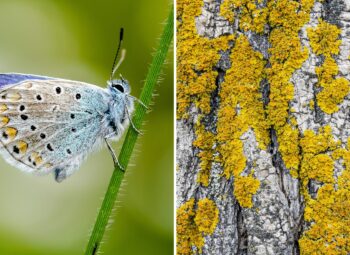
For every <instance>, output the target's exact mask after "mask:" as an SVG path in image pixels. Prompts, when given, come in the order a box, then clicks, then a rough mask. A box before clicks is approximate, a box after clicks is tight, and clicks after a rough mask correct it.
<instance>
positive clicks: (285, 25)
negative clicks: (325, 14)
mask: <svg viewBox="0 0 350 255" xmlns="http://www.w3.org/2000/svg"><path fill="white" fill-rule="evenodd" d="M313 3H314V1H313V0H304V1H290V0H274V1H268V4H267V5H268V9H269V23H270V26H271V27H272V31H271V33H270V36H269V42H270V44H271V47H270V48H269V53H270V58H269V60H270V63H271V67H270V68H267V70H266V72H267V78H268V80H269V83H270V102H269V104H268V109H267V111H268V119H269V122H270V124H271V126H273V128H274V129H275V130H276V133H277V139H278V144H279V152H280V153H281V156H282V158H283V160H284V163H285V165H286V166H287V168H289V169H290V171H291V172H290V173H291V174H292V176H294V177H297V169H298V168H299V165H300V151H299V146H298V137H299V131H298V129H297V123H296V122H295V121H293V120H292V117H291V114H290V112H291V109H290V108H289V102H290V100H292V99H293V97H294V85H293V84H292V83H291V82H290V79H291V77H292V75H293V73H294V71H295V70H296V69H298V68H300V67H301V65H302V63H303V62H304V61H305V60H306V59H307V58H308V55H309V52H308V49H307V48H303V47H302V45H301V42H300V39H299V35H298V33H299V30H300V29H301V28H302V26H303V25H305V24H306V23H307V22H308V20H309V19H310V17H309V16H310V15H309V14H310V10H311V8H312V6H313ZM288 119H289V121H288Z"/></svg>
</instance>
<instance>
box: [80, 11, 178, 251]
mask: <svg viewBox="0 0 350 255" xmlns="http://www.w3.org/2000/svg"><path fill="white" fill-rule="evenodd" d="M173 17H174V10H173V6H171V10H170V13H169V16H168V19H167V22H166V24H165V27H164V30H163V34H162V36H161V38H160V43H159V47H158V49H157V51H156V54H155V56H154V58H153V60H152V63H151V66H150V68H149V70H148V74H147V77H146V81H145V85H144V87H143V89H142V92H141V95H140V100H141V101H142V102H143V103H144V104H145V105H146V106H148V105H149V104H150V102H151V100H152V94H153V91H154V87H155V85H156V83H157V81H158V78H159V75H160V73H161V69H162V67H163V64H164V62H165V59H166V57H167V53H168V50H169V47H170V45H171V42H172V38H173V30H174V23H173ZM146 111H147V110H146V109H145V108H144V107H143V106H142V105H140V104H137V106H136V109H135V114H134V116H133V119H132V121H133V123H134V125H135V127H136V128H137V129H140V128H141V126H142V121H143V119H144V116H145V114H146ZM137 137H138V133H137V132H136V131H135V130H134V129H133V128H132V127H131V126H130V127H129V129H128V132H127V134H126V138H125V141H124V143H123V146H122V149H121V151H120V154H119V157H118V160H119V163H120V164H121V165H122V167H123V168H124V169H125V170H126V168H127V166H128V163H129V160H130V157H131V154H132V152H133V149H134V146H135V143H136V140H137ZM123 177H124V172H123V170H122V169H120V167H118V166H117V167H116V168H115V169H114V171H113V175H112V177H111V180H110V183H109V186H108V189H107V192H106V194H105V197H104V199H103V202H102V206H101V209H100V211H99V213H98V216H97V219H96V222H95V225H94V228H93V231H92V233H91V236H90V239H89V243H88V245H87V247H86V251H85V255H93V254H97V251H98V250H99V248H100V243H101V240H102V238H103V235H104V232H105V230H106V227H107V224H108V219H109V218H110V215H111V212H112V209H113V207H114V204H115V201H116V198H117V196H118V191H119V188H120V184H121V183H122V181H123Z"/></svg>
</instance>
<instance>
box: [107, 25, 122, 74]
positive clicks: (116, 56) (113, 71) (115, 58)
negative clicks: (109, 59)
mask: <svg viewBox="0 0 350 255" xmlns="http://www.w3.org/2000/svg"><path fill="white" fill-rule="evenodd" d="M123 36H124V28H121V29H120V33H119V44H118V49H117V53H116V54H115V57H114V60H113V65H112V73H111V79H110V80H111V81H112V79H113V76H114V74H115V72H116V71H117V69H118V67H119V66H120V64H121V63H122V62H123V60H124V57H125V50H122V56H121V58H120V60H119V62H118V64H117V65H116V64H115V63H116V62H117V58H118V55H119V51H120V47H121V45H122V42H123Z"/></svg>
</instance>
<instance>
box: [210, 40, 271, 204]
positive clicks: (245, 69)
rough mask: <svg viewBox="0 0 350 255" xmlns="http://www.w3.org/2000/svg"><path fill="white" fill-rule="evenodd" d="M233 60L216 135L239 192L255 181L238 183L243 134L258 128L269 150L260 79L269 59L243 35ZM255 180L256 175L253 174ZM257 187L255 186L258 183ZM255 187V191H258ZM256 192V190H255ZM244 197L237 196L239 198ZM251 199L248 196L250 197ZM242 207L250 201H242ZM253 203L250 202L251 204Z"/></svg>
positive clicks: (226, 170) (223, 88)
mask: <svg viewBox="0 0 350 255" xmlns="http://www.w3.org/2000/svg"><path fill="white" fill-rule="evenodd" d="M230 59H231V62H232V67H231V68H230V69H229V70H227V73H226V79H225V81H224V82H223V83H222V84H221V91H220V94H219V96H220V99H221V105H220V108H219V112H218V122H217V131H218V134H217V136H216V138H217V141H218V144H219V145H218V148H217V150H218V152H219V153H220V156H221V162H222V165H223V167H224V176H225V177H226V178H230V176H232V175H233V176H235V177H236V178H235V183H234V187H235V191H234V194H235V195H236V194H238V193H237V192H236V189H237V190H242V189H249V188H248V187H246V186H245V187H240V184H246V185H248V184H253V183H252V182H246V183H243V182H238V183H236V181H237V180H240V179H239V178H240V174H241V173H242V171H243V170H244V168H245V166H246V158H245V155H244V153H243V143H242V141H241V140H240V137H241V136H242V135H243V134H244V133H245V132H247V131H248V129H249V128H252V129H253V130H254V131H255V135H256V138H257V140H258V142H259V146H260V148H262V149H266V146H267V145H268V144H269V142H270V140H269V125H268V123H267V121H266V118H265V112H264V106H263V102H262V100H261V98H262V94H261V92H260V82H261V80H262V79H263V77H264V72H263V71H264V66H265V61H264V60H263V56H262V54H261V53H259V52H256V51H254V50H253V48H252V47H251V45H250V43H249V41H248V39H247V38H246V37H245V36H243V35H241V36H239V37H238V38H237V40H236V44H235V46H234V48H233V49H232V52H231V55H230ZM250 178H251V179H253V177H250ZM254 187H255V186H254ZM254 187H252V189H251V190H255V189H254ZM255 191H256V190H255ZM239 193H240V192H239ZM243 197H244V196H238V197H237V196H236V198H237V200H238V201H239V202H240V199H243ZM249 198H251V196H250V197H248V198H246V197H245V198H244V199H249ZM240 204H241V205H242V206H244V205H247V204H249V203H247V202H246V201H244V202H243V201H242V202H240ZM249 205H250V204H249Z"/></svg>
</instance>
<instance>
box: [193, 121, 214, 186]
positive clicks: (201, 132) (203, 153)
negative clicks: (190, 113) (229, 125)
mask: <svg viewBox="0 0 350 255" xmlns="http://www.w3.org/2000/svg"><path fill="white" fill-rule="evenodd" d="M195 130H196V135H197V138H196V140H195V141H194V142H193V145H194V146H196V147H198V148H199V149H200V152H199V153H198V154H197V156H198V157H199V158H200V171H199V173H198V182H199V183H201V184H202V185H203V186H208V185H209V176H210V169H211V164H212V162H213V154H214V152H215V151H214V149H213V146H214V138H215V136H214V134H213V133H211V132H209V131H206V130H205V128H204V126H203V125H202V124H200V121H198V123H197V124H196V128H195Z"/></svg>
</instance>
